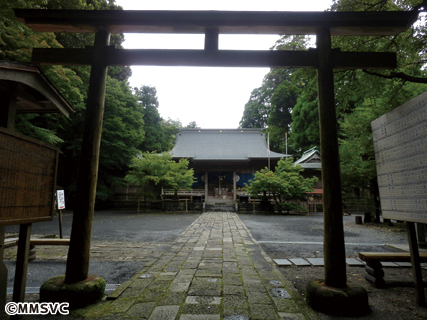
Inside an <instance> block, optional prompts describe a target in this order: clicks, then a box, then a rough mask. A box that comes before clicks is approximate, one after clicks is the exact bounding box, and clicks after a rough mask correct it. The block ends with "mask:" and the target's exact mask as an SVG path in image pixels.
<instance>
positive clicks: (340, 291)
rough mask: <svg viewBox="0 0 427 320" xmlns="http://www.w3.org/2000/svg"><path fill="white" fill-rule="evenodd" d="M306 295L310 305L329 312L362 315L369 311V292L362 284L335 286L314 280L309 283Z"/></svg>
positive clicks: (343, 314) (342, 314) (315, 308)
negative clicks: (344, 286) (343, 286)
mask: <svg viewBox="0 0 427 320" xmlns="http://www.w3.org/2000/svg"><path fill="white" fill-rule="evenodd" d="M305 295H306V299H307V303H308V304H309V305H310V307H312V308H313V309H314V310H317V311H320V312H324V313H327V314H333V315H341V316H360V315H364V314H367V313H368V312H369V305H368V293H367V292H366V290H365V289H364V288H363V287H362V286H360V285H352V284H348V285H347V287H346V288H333V287H329V286H326V285H325V283H324V282H323V281H321V280H314V281H311V282H309V283H308V284H307V287H306V292H305Z"/></svg>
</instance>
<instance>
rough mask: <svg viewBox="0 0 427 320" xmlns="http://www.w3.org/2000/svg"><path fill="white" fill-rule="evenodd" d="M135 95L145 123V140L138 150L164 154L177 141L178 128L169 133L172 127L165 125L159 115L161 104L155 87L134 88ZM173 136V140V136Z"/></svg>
mask: <svg viewBox="0 0 427 320" xmlns="http://www.w3.org/2000/svg"><path fill="white" fill-rule="evenodd" d="M134 95H135V96H136V97H137V99H138V103H139V104H140V105H141V106H142V109H143V112H144V122H145V128H144V130H145V139H144V141H143V142H142V143H141V144H140V145H139V147H138V149H139V150H141V151H143V152H153V151H156V152H162V151H168V150H171V149H172V147H173V142H174V141H175V132H176V127H175V126H174V128H173V129H172V130H170V131H169V132H168V130H166V129H167V128H168V127H169V128H170V126H168V125H166V124H165V123H164V120H163V119H162V118H161V117H160V114H159V110H158V108H159V102H158V100H157V91H156V88H155V87H150V86H142V87H140V88H134ZM172 134H173V140H172V138H171V135H172Z"/></svg>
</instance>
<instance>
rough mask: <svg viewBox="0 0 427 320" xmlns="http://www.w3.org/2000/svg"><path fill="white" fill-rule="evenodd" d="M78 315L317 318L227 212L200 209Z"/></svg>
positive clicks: (186, 319) (154, 319) (156, 319)
mask: <svg viewBox="0 0 427 320" xmlns="http://www.w3.org/2000/svg"><path fill="white" fill-rule="evenodd" d="M81 312H82V313H81V315H82V316H85V317H93V318H102V319H149V320H168V319H177V320H178V319H180V320H193V319H194V320H196V319H197V320H221V319H224V320H239V319H241V320H244V319H262V320H268V319H287V320H292V319H295V320H297V319H298V320H300V319H318V317H317V315H316V313H314V312H313V311H312V310H311V309H310V308H309V307H308V306H307V305H306V303H305V301H304V299H302V298H301V297H300V296H299V295H298V293H297V291H296V290H295V288H294V287H293V286H292V284H291V283H290V282H289V281H288V280H287V279H286V278H285V277H284V276H283V275H282V274H281V273H280V271H279V270H278V269H277V268H276V266H275V264H274V262H273V261H272V260H271V259H270V258H269V257H268V256H267V254H266V253H265V252H264V251H263V250H262V248H261V247H260V246H259V244H258V243H257V242H256V240H254V239H253V238H252V236H251V234H250V232H249V231H248V229H247V228H246V226H245V225H244V224H243V222H242V221H241V220H240V218H239V217H238V215H237V214H235V213H223V212H208V213H204V214H202V215H201V216H200V217H199V218H198V219H197V220H196V221H195V222H194V223H193V224H192V225H190V226H189V227H188V228H187V229H186V230H185V231H184V232H182V234H181V235H180V236H179V237H178V238H177V239H176V241H175V242H174V243H173V245H172V246H171V247H170V250H169V251H166V252H164V253H163V254H162V255H161V256H160V257H159V258H158V259H156V260H155V261H154V262H153V263H151V264H150V265H148V266H147V267H145V268H144V269H142V270H140V271H139V272H138V273H137V274H136V275H135V276H134V277H133V278H131V279H130V280H129V281H127V282H126V283H124V284H122V285H121V286H120V287H119V288H118V289H117V290H116V291H115V292H114V293H113V294H111V295H110V296H109V297H108V299H107V300H106V301H103V302H101V303H99V304H97V305H94V306H91V307H88V308H86V309H83V310H81Z"/></svg>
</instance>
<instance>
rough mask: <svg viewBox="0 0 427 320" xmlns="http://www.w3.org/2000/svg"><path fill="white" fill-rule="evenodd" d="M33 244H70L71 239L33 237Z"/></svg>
mask: <svg viewBox="0 0 427 320" xmlns="http://www.w3.org/2000/svg"><path fill="white" fill-rule="evenodd" d="M30 245H33V246H69V245H70V239H31V240H30Z"/></svg>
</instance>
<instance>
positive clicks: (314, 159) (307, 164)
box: [294, 147, 322, 169]
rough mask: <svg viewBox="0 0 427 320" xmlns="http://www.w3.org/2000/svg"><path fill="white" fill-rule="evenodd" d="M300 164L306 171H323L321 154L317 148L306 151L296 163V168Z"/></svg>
mask: <svg viewBox="0 0 427 320" xmlns="http://www.w3.org/2000/svg"><path fill="white" fill-rule="evenodd" d="M297 164H299V165H300V166H301V167H303V168H304V169H321V168H322V164H321V163H320V152H319V150H317V148H316V147H314V148H311V149H310V150H307V151H305V152H304V153H303V154H302V157H301V158H299V159H298V160H297V161H295V162H294V166H295V165H297Z"/></svg>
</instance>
